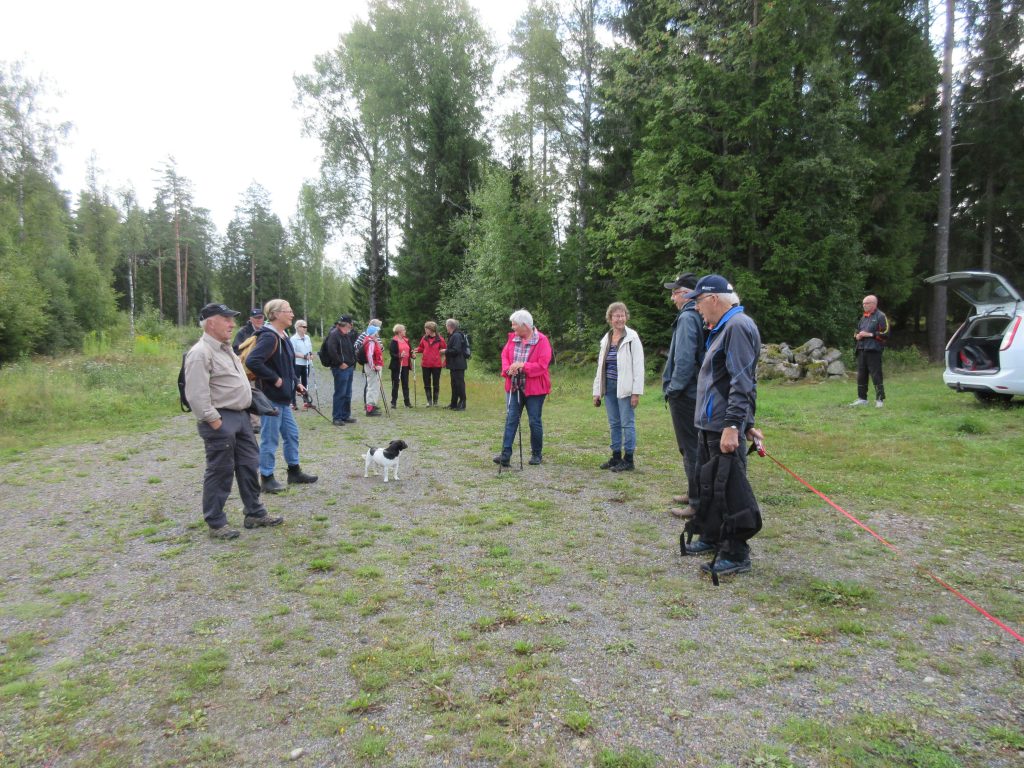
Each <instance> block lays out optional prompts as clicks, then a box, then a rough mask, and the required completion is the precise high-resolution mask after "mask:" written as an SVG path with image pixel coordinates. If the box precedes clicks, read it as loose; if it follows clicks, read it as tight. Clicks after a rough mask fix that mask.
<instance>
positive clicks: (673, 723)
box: [0, 375, 1024, 766]
mask: <svg viewBox="0 0 1024 768" xmlns="http://www.w3.org/2000/svg"><path fill="white" fill-rule="evenodd" d="M326 378H327V377H325V376H323V375H321V381H320V382H319V383H320V396H321V400H322V401H323V403H324V408H325V413H327V415H330V410H329V401H330V398H329V384H325V382H324V379H326ZM489 396H490V395H488V396H487V397H489ZM487 397H483V396H481V397H477V400H480V401H482V402H475V401H474V392H472V391H471V399H470V410H469V411H467V412H466V413H451V412H448V411H444V410H440V409H437V410H435V409H429V410H428V409H425V408H422V407H421V408H418V409H415V410H409V409H405V408H399V409H397V410H396V412H395V413H394V414H393V416H392V417H391V418H389V419H388V418H380V419H365V418H360V419H359V422H358V423H357V424H356V425H352V426H347V427H344V428H336V427H333V426H331V425H330V424H329V423H328V422H327V421H325V420H323V419H320V418H319V416H317V415H316V414H314V413H312V412H305V413H300V414H299V415H298V419H299V422H300V425H301V427H302V437H301V444H302V463H303V467H304V468H305V469H306V470H307V471H309V472H313V473H317V474H319V475H320V482H319V483H317V484H316V485H313V486H306V487H298V488H294V489H290V490H289V491H288V492H287V493H286V494H283V495H280V496H276V497H271V498H269V499H268V506H269V507H270V509H271V512H272V513H277V514H284V515H285V516H286V518H287V521H286V524H285V525H284V526H283V527H282V528H279V529H273V530H261V531H243V532H242V536H241V538H240V539H239V540H237V541H235V542H230V543H220V542H213V541H211V540H210V539H209V538H208V537H207V536H206V533H205V526H204V525H203V524H202V520H201V515H200V513H199V506H200V505H199V502H200V490H201V489H200V483H201V475H202V451H201V442H200V440H199V438H198V437H197V436H196V433H195V427H194V421H193V420H192V418H191V417H190V416H181V417H175V418H170V419H168V421H167V423H166V425H164V426H162V427H161V428H160V429H158V430H156V431H153V432H150V433H148V434H141V435H134V436H131V437H118V438H115V439H111V440H108V441H106V442H103V443H99V444H94V445H82V446H68V447H62V448H57V449H47V450H39V451H34V452H32V453H30V454H26V455H25V456H23V457H22V458H21V459H19V460H18V461H16V462H11V463H9V464H8V466H7V467H6V468H5V472H4V473H3V477H2V480H0V486H2V490H0V512H2V513H3V519H4V520H6V521H7V522H8V525H7V526H6V527H5V530H4V537H3V542H2V543H0V585H2V586H0V652H2V653H3V654H4V655H3V662H2V664H0V704H2V705H3V706H2V714H0V765H12V766H17V765H48V766H92V765H95V766H100V765H146V766H149V765H168V766H169V765H241V766H266V765H279V764H295V765H308V766H330V765H337V766H347V765H354V764H378V765H407V766H451V765H459V766H476V765H479V766H493V765H536V766H542V765H548V766H554V765H565V766H587V765H595V764H598V765H623V766H626V765H653V764H660V765H686V766H691V765H692V766H718V765H776V766H784V765H790V764H792V765H800V766H827V765H848V764H849V765H878V766H882V765H922V766H924V765H928V766H943V765H964V766H1019V765H1024V743H1022V742H1015V739H1024V736H1022V729H1024V704H1022V697H1021V695H1020V694H1021V690H1022V685H1021V683H1022V681H1024V654H1022V651H1024V646H1022V645H1020V644H1019V643H1016V642H1015V641H1013V640H1012V639H1010V638H1009V637H1008V636H1007V635H1005V634H1003V633H1001V632H999V631H998V630H997V629H996V628H995V627H993V626H992V625H991V624H990V623H988V622H986V621H984V620H983V619H982V618H981V617H980V616H978V615H977V614H976V613H974V612H973V611H971V610H970V609H969V608H967V607H966V606H964V605H963V604H962V603H960V602H959V601H957V600H955V599H954V598H952V597H951V596H949V595H948V594H946V593H943V592H942V591H941V590H939V589H938V588H936V587H935V586H934V585H933V584H932V583H931V582H930V581H928V580H926V579H923V578H921V577H918V576H915V575H914V574H913V573H912V572H910V571H909V570H908V569H906V568H903V567H901V566H899V565H898V564H897V565H894V564H893V561H892V559H891V558H889V557H888V555H886V554H885V553H884V551H882V550H880V548H879V547H878V545H877V543H876V542H874V541H873V540H871V539H870V538H869V537H866V536H863V535H861V534H859V533H857V534H855V535H854V536H852V537H851V536H850V535H849V525H848V524H846V523H845V522H844V521H842V520H836V519H835V518H834V517H830V516H827V515H823V514H815V515H814V516H809V515H808V514H807V511H806V510H807V507H808V504H809V502H807V501H806V500H805V499H804V498H803V497H802V496H800V493H799V491H798V489H795V488H794V487H793V486H792V484H791V481H790V484H788V485H787V484H786V481H785V480H784V479H782V478H779V477H778V476H771V477H770V478H769V473H770V469H769V468H767V467H756V468H753V469H752V474H753V476H754V480H755V489H756V490H758V491H759V492H764V493H765V496H766V497H767V498H770V499H774V500H784V499H799V500H800V503H799V504H793V506H792V508H789V506H788V505H784V504H779V503H778V502H777V501H775V502H773V503H770V504H769V503H766V505H765V518H766V520H767V521H768V523H767V528H766V530H765V532H764V534H763V535H762V536H760V537H759V538H758V540H757V541H756V542H755V558H756V559H755V570H754V572H753V573H751V574H748V575H743V576H740V577H736V578H734V579H731V580H723V585H722V586H721V587H719V588H715V587H713V586H711V584H710V582H708V581H707V580H705V579H702V578H701V577H700V576H699V571H698V566H699V563H700V562H701V561H700V560H697V559H696V558H687V559H685V560H683V559H681V558H680V557H679V556H678V539H677V537H678V525H677V523H676V522H675V521H673V520H672V519H671V518H669V517H668V516H667V515H665V513H664V507H665V504H664V501H665V500H666V499H667V498H668V497H669V495H671V494H672V493H674V492H677V490H676V488H675V487H674V484H673V477H675V476H677V474H678V472H679V469H678V457H677V456H672V455H671V453H670V452H669V451H662V452H661V454H659V455H651V456H650V457H648V456H646V455H643V454H638V471H637V472H635V473H633V474H632V475H631V476H626V477H623V476H621V475H618V476H616V475H612V474H610V473H602V472H600V471H599V470H596V469H593V467H594V466H596V463H598V462H599V460H600V457H601V454H602V453H603V437H602V434H603V432H602V430H603V424H602V423H601V420H600V419H599V418H595V419H594V424H592V425H588V426H587V427H585V429H586V430H590V432H588V433H587V434H589V435H590V437H591V438H592V440H591V442H590V443H589V444H588V445H587V446H586V447H579V446H578V445H577V443H576V442H575V441H573V440H572V439H570V437H569V435H568V433H569V432H570V431H573V430H575V429H576V428H577V427H579V425H577V424H574V423H572V420H571V419H570V418H569V417H562V416H560V413H561V409H563V408H567V407H568V406H567V405H566V404H563V403H560V402H559V401H558V399H557V398H553V399H552V401H551V402H550V403H549V404H548V406H547V409H546V421H547V422H548V423H549V424H550V425H551V428H550V430H549V434H548V437H547V441H548V443H547V444H548V455H547V456H546V461H545V463H544V464H543V465H542V466H540V467H526V468H525V469H524V470H523V471H522V472H521V473H520V472H511V473H505V474H503V475H501V476H498V475H497V473H496V472H495V468H494V465H493V464H492V463H491V462H490V456H491V454H492V453H493V452H494V450H495V449H496V448H497V447H498V446H497V441H498V437H499V433H500V423H501V402H500V400H498V396H497V395H495V396H494V397H493V398H491V399H490V400H488V399H487ZM664 422H665V417H664V414H662V413H657V412H655V411H654V410H650V411H648V412H645V413H643V414H642V418H641V422H640V428H641V434H642V436H643V439H644V440H645V441H647V443H649V444H652V445H653V444H660V445H671V437H670V436H669V430H668V425H667V423H664ZM579 429H584V427H579ZM395 437H402V438H403V439H405V440H406V441H407V442H408V443H409V445H410V449H409V450H408V451H407V452H406V453H404V454H403V457H402V463H403V471H402V479H401V480H400V481H398V482H392V483H388V484H387V485H385V484H384V483H382V482H381V479H380V478H379V477H371V478H370V479H364V478H363V477H362V474H363V465H362V459H361V453H362V452H363V451H364V450H365V446H366V445H367V444H375V445H380V444H384V443H386V442H387V441H388V440H390V439H392V438H395ZM588 439H589V438H588ZM652 453H653V452H652ZM1016 513H1017V514H1024V512H1022V510H1021V509H1020V508H1016ZM240 514H241V511H240V505H239V502H238V499H237V496H236V495H233V496H232V498H231V500H230V501H229V517H230V519H231V521H232V522H233V523H235V524H236V525H239V524H240V523H241V519H240ZM874 519H875V520H876V521H878V523H879V525H884V527H885V530H886V531H887V532H888V533H889V534H890V535H891V536H893V537H894V538H895V539H897V540H898V541H900V542H902V543H903V544H904V545H906V546H909V547H911V548H912V549H913V551H915V552H928V551H930V550H934V546H935V542H936V541H937V540H938V541H940V542H941V541H942V540H944V539H945V538H946V537H945V533H946V532H944V531H941V530H935V529H933V528H931V527H929V526H926V525H923V524H921V523H920V522H916V521H910V522H906V521H903V522H901V518H900V517H899V516H896V515H893V516H891V517H886V515H885V512H884V511H882V512H879V513H876V515H875V518H874ZM929 542H931V544H930V543H929ZM949 554H950V557H949V560H948V561H947V562H946V563H945V565H946V566H947V568H948V569H949V570H952V571H954V572H955V573H956V574H957V575H958V576H961V577H964V578H967V577H969V576H971V575H973V576H975V577H976V578H977V582H975V583H973V584H968V585H967V588H968V589H973V590H975V591H977V590H980V589H983V588H984V589H985V590H986V591H983V592H982V594H984V595H985V596H986V599H987V600H992V599H997V598H998V596H999V595H1001V594H1002V595H1005V598H1004V600H1003V601H1002V603H1001V604H999V603H998V601H997V606H996V607H997V608H1000V607H1001V608H1003V609H1004V610H1019V605H1020V600H1021V594H1022V589H1021V586H1020V580H1019V577H1018V576H1017V575H1016V574H1006V573H1002V572H1000V571H998V570H995V571H993V572H991V573H989V572H986V571H985V570H984V568H985V566H984V565H983V564H981V563H977V562H973V563H972V562H970V560H969V559H968V558H966V557H965V556H963V555H962V553H954V552H953V551H952V550H950V551H949ZM979 569H980V570H979ZM960 583H961V584H963V581H961V582H960ZM829 585H831V586H829ZM858 587H863V589H864V590H865V591H864V592H863V593H860V592H858V589H857V588H858ZM19 649H21V650H19ZM844 740H845V741H844ZM850 741H852V742H853V743H854V746H856V745H858V744H859V745H860V746H861V747H863V749H864V750H865V751H863V752H862V753H857V752H856V751H855V749H854V746H851V744H849V743H846V742H850ZM886 749H892V750H893V751H892V752H891V753H888V756H886V755H887V753H886V751H885V750H886ZM631 750H638V751H631ZM858 754H860V755H861V757H859V758H858V757H857V755H858ZM614 760H619V761H620V762H608V761H614ZM629 760H634V761H635V762H628V761H629ZM645 760H649V761H650V762H644V761H645ZM915 761H916V762H915ZM943 761H948V762H943Z"/></svg>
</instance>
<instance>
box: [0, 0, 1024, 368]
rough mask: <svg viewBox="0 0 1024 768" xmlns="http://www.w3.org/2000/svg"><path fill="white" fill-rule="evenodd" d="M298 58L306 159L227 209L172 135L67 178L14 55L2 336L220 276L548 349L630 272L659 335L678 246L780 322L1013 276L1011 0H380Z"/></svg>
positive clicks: (913, 324)
mask: <svg viewBox="0 0 1024 768" xmlns="http://www.w3.org/2000/svg"><path fill="white" fill-rule="evenodd" d="M936 30H937V31H936ZM942 30H946V31H947V34H945V35H943V32H942ZM499 63H500V64H502V65H503V66H502V67H501V68H500V70H499V71H502V72H506V73H507V74H506V75H505V76H504V77H503V78H501V79H499V80H497V81H496V78H495V77H494V72H495V71H496V67H497V66H498V64H499ZM944 72H945V82H944ZM295 85H296V93H297V101H298V105H299V108H298V111H297V112H296V124H297V126H298V125H299V124H301V127H302V129H303V130H304V131H305V132H306V133H307V134H308V135H311V136H314V137H316V138H317V139H318V140H319V141H320V143H321V145H322V150H323V152H322V163H321V168H320V173H319V176H318V178H314V179H309V180H308V182H307V183H306V184H305V185H304V186H303V187H302V189H301V190H297V194H296V204H295V214H294V216H293V217H291V218H290V219H289V221H288V222H287V223H283V222H282V221H280V219H279V218H278V216H277V215H276V214H274V213H272V212H271V210H270V203H269V200H268V195H267V192H266V191H265V190H264V189H263V188H262V187H260V186H259V185H258V184H253V185H252V186H251V187H250V188H249V189H247V190H244V191H240V197H241V200H242V202H241V203H240V205H239V206H238V208H237V209H236V212H235V217H234V218H233V219H232V221H231V222H230V223H229V225H228V226H227V230H226V231H225V232H218V231H217V230H216V228H215V227H214V226H213V224H212V222H211V220H210V217H209V212H208V211H206V210H204V209H203V208H202V207H201V205H199V203H198V202H197V201H198V200H200V199H201V190H194V189H193V188H192V185H191V183H190V181H189V179H188V178H187V176H186V175H185V173H184V172H183V171H182V170H181V169H179V168H178V167H177V164H176V163H175V161H174V160H173V158H167V159H166V160H165V161H164V163H163V166H162V170H161V179H162V184H161V186H160V189H159V190H158V192H157V194H156V196H155V198H154V199H153V200H151V201H141V200H138V199H136V196H135V195H134V193H133V192H131V191H120V192H116V193H112V192H110V191H109V190H107V189H106V188H105V187H103V185H102V184H101V182H100V181H99V180H97V179H96V178H95V174H92V176H91V177H90V180H89V183H88V185H87V188H86V189H83V190H81V191H79V192H77V194H76V195H71V194H69V193H67V192H66V191H64V190H62V189H60V188H59V186H58V184H57V183H56V181H55V179H56V168H57V164H58V161H59V151H60V147H61V141H62V136H63V135H64V133H65V132H66V129H67V126H65V125H60V124H55V123H54V122H52V121H50V120H48V119H47V113H46V111H45V110H43V109H41V108H40V104H41V102H42V100H43V98H44V96H45V95H46V94H45V93H44V92H43V90H42V86H41V84H40V83H39V82H37V81H35V80H33V79H31V78H30V77H28V76H26V75H25V74H24V72H23V68H22V67H21V66H20V65H19V64H18V63H17V62H9V63H3V62H0V362H4V361H10V360H12V359H16V358H17V357H19V356H21V355H25V354H32V353H43V354H53V353H58V352H61V351H63V350H72V349H75V348H77V347H80V345H81V343H82V339H83V336H84V334H86V333H88V332H90V331H101V330H115V329H116V330H118V331H120V330H123V331H124V332H125V333H128V332H130V331H134V330H135V329H136V327H137V324H138V323H152V322H156V321H164V322H171V323H176V324H178V325H193V324H194V323H195V317H196V313H197V310H198V308H199V307H200V306H202V304H204V303H206V302H207V301H210V300H223V301H226V302H227V303H228V304H229V305H231V306H233V307H236V308H247V307H249V306H255V305H257V304H260V303H261V302H263V301H266V300H267V299H269V298H272V297H275V296H282V297H285V298H287V299H289V300H290V302H291V303H292V305H293V307H295V309H296V310H297V312H298V313H299V314H301V315H302V316H304V317H307V318H308V319H309V321H310V324H311V326H312V327H313V328H314V329H317V330H319V329H322V328H323V327H325V326H329V325H330V323H331V322H332V321H333V319H334V317H336V316H337V315H338V314H339V313H340V312H342V311H346V312H351V313H352V314H353V315H354V316H355V317H356V318H358V319H359V320H361V321H363V322H365V320H366V319H368V318H369V317H374V316H376V317H381V318H383V319H384V321H385V325H386V326H390V324H392V323H394V322H404V323H406V324H408V325H409V327H410V329H412V332H413V334H414V335H415V333H416V331H418V329H419V328H420V327H421V324H422V322H423V321H424V320H427V319H431V318H433V319H443V318H444V317H447V316H455V317H458V318H460V319H461V320H462V321H463V323H464V325H465V326H466V327H468V328H469V329H470V330H471V332H472V334H473V338H474V346H475V347H476V349H477V350H478V351H479V352H478V355H476V356H475V357H477V358H482V359H485V360H486V359H488V357H489V356H493V355H494V353H495V351H496V350H497V349H498V347H499V346H500V344H501V343H502V341H503V338H504V332H505V331H506V329H507V322H506V318H507V317H508V314H509V312H510V311H511V310H512V309H514V308H517V307H520V306H525V307H527V308H529V309H530V310H531V311H532V312H533V314H534V317H535V318H536V320H537V321H538V325H539V326H540V327H542V328H544V329H545V330H546V331H547V332H548V333H549V334H550V335H551V336H552V338H553V339H555V340H556V345H557V348H559V349H560V350H571V349H573V348H576V347H580V346H590V345H592V343H593V341H594V339H595V334H596V332H597V329H598V328H600V327H601V326H603V324H604V310H605V307H606V305H607V304H608V302H609V301H611V300H616V299H617V300H623V301H625V302H626V303H627V304H628V305H629V307H630V309H631V312H632V321H631V325H633V326H635V327H636V328H637V330H638V331H639V332H640V334H641V336H642V337H643V338H644V339H645V341H647V342H648V343H649V344H651V345H653V346H658V345H661V344H663V343H666V342H667V337H668V326H669V322H670V319H671V314H672V313H671V309H670V307H669V304H668V302H667V297H666V293H665V291H664V290H663V289H662V288H661V283H662V282H663V281H665V280H666V279H668V278H670V277H672V276H674V275H675V274H676V273H678V272H680V271H684V270H691V271H694V272H698V273H703V272H710V271H715V272H721V273H722V274H725V275H726V276H728V277H729V278H730V279H731V280H732V281H733V283H734V284H735V285H736V286H737V289H738V291H739V293H740V294H741V296H742V297H743V300H744V303H745V304H746V305H747V306H748V307H749V308H750V309H751V311H752V313H753V314H754V316H755V317H756V318H757V320H758V322H759V324H760V326H761V330H762V335H763V336H764V338H765V339H766V340H771V341H781V340H789V341H794V342H800V341H803V340H804V339H806V338H808V337H810V336H819V337H822V338H824V339H825V340H826V341H829V342H830V343H846V342H847V341H848V337H849V336H850V328H851V327H852V323H853V322H854V318H855V317H856V313H857V311H858V308H859V300H860V298H861V296H863V295H864V294H865V293H867V292H874V293H877V294H878V295H879V296H880V298H881V300H882V306H883V308H884V309H885V310H886V311H887V312H888V313H889V314H890V316H891V317H892V318H893V320H894V321H895V326H896V328H897V329H900V330H901V331H903V333H904V334H906V336H905V338H910V334H912V333H914V332H921V331H923V330H924V328H925V327H926V324H927V320H926V318H927V317H928V316H929V312H930V311H931V310H932V306H933V302H935V304H936V306H937V307H938V309H939V314H940V316H942V315H944V314H945V309H944V303H940V302H939V300H938V299H936V298H935V297H933V295H932V294H931V293H929V292H926V291H925V290H924V288H923V287H922V282H921V279H922V278H923V277H925V276H927V275H929V274H931V273H933V272H935V271H937V269H939V270H941V269H946V268H948V269H985V270H992V271H996V272H999V273H1001V274H1004V275H1006V276H1007V277H1008V278H1009V279H1010V280H1011V281H1012V282H1014V283H1015V284H1016V285H1017V286H1018V288H1024V280H1022V279H1021V278H1022V277H1024V0H977V1H975V0H958V2H957V3H956V4H955V5H954V2H953V0H946V3H945V4H944V5H943V6H935V7H933V6H931V5H930V4H929V3H928V2H925V1H924V0H862V2H851V1H850V0H831V1H823V0H793V2H789V3H766V2H763V0H736V1H735V2H721V0H715V1H714V2H709V1H707V0H643V1H636V0H624V1H623V2H618V3H610V2H606V1H599V0H561V3H555V2H551V0H538V1H537V2H531V4H530V6H529V7H528V9H527V11H526V12H525V13H524V15H523V16H522V17H521V18H520V19H519V21H518V23H517V24H516V26H515V29H514V30H513V31H512V34H511V42H510V44H509V45H508V46H507V48H506V49H499V48H498V47H497V46H496V44H495V43H494V41H493V40H491V39H490V38H489V36H488V34H487V33H486V32H485V30H484V29H483V27H482V25H481V22H480V20H479V18H478V17H477V16H476V15H475V12H474V11H473V10H472V9H471V8H470V6H469V5H468V4H467V3H466V2H465V0H371V2H370V3H369V10H368V13H367V15H366V17H365V19H363V20H361V21H358V22H356V23H355V24H354V25H353V26H352V28H351V29H350V30H348V31H344V32H342V33H341V34H340V35H339V38H338V43H337V46H336V47H335V48H334V49H333V50H329V51H310V65H309V69H308V71H307V72H306V73H304V74H301V75H299V76H297V77H296V78H295ZM495 105H499V106H498V107H497V108H495ZM154 151H156V152H159V148H155V149H154ZM257 162H258V161H256V160H254V164H255V163H257ZM253 174H254V176H255V177H256V178H258V177H259V168H258V167H254V169H253ZM332 238H347V239H349V240H350V241H354V242H358V243H360V244H361V249H362V259H361V265H360V267H359V269H358V272H357V273H356V274H354V275H351V276H349V275H345V274H343V273H342V272H341V271H340V268H339V267H338V265H334V264H332V263H330V262H329V261H328V260H327V259H325V249H326V247H327V244H328V243H329V242H330V240H331V239H332ZM934 325H935V324H934V323H933V327H934ZM40 328H45V329H46V330H45V332H40V331H39V329H40ZM940 335H941V334H940ZM932 352H933V354H934V352H935V350H934V349H932Z"/></svg>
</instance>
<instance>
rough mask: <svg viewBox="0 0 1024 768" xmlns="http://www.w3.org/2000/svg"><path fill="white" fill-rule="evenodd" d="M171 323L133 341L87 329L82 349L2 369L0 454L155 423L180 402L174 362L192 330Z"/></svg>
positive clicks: (72, 441)
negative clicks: (170, 326)
mask: <svg viewBox="0 0 1024 768" xmlns="http://www.w3.org/2000/svg"><path fill="white" fill-rule="evenodd" d="M190 334H191V335H192V336H193V337H197V336H198V329H196V331H195V332H192V331H191V330H189V329H176V330H173V331H172V330H167V331H165V332H164V333H163V335H162V336H161V337H157V338H154V337H150V336H137V337H136V338H135V340H134V343H131V342H130V341H129V340H127V339H124V338H123V337H121V338H111V337H109V336H104V335H96V334H90V336H89V337H88V338H87V339H86V342H85V345H84V350H85V352H84V353H83V354H75V355H67V356H63V357H59V358H35V359H28V360H22V361H20V362H17V363H14V364H11V365H7V366H4V367H3V368H2V369H0V457H4V456H11V455H16V454H18V453H20V452H22V451H25V450H29V449H32V448H37V447H39V446H41V445H51V444H60V443H75V442H84V441H87V440H90V439H94V438H96V439H99V438H104V437H109V436H112V435H115V434H120V433H124V432H130V431H134V430H137V429H139V428H144V427H149V426H155V425H156V423H158V421H159V420H160V419H163V418H166V417H167V416H168V415H171V414H173V413H175V412H176V410H177V383H176V381H177V369H178V366H179V365H180V364H181V352H182V349H183V348H184V346H185V344H186V343H187V342H188V341H189V340H194V338H193V339H188V338H187V337H188V336H189V335H190Z"/></svg>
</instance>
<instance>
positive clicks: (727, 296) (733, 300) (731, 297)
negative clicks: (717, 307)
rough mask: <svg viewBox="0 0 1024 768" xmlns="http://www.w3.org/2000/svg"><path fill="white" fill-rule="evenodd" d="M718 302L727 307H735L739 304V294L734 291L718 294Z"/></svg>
mask: <svg viewBox="0 0 1024 768" xmlns="http://www.w3.org/2000/svg"><path fill="white" fill-rule="evenodd" d="M715 295H716V296H718V300H719V301H721V302H722V303H723V304H725V306H727V307H735V306H737V305H738V304H739V303H740V297H739V294H738V293H736V291H730V292H729V293H718V294H715Z"/></svg>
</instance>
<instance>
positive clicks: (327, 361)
mask: <svg viewBox="0 0 1024 768" xmlns="http://www.w3.org/2000/svg"><path fill="white" fill-rule="evenodd" d="M331 333H334V329H333V328H332V329H331V332H330V333H328V334H327V335H326V336H324V340H323V341H322V342H321V343H320V349H319V350H317V353H316V356H317V357H319V358H320V365H322V366H323V367H324V368H331V367H333V366H335V365H337V364H338V363H337V362H336V361H334V360H332V359H331V351H330V350H329V349H327V340H328V339H329V338H330V337H331Z"/></svg>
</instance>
